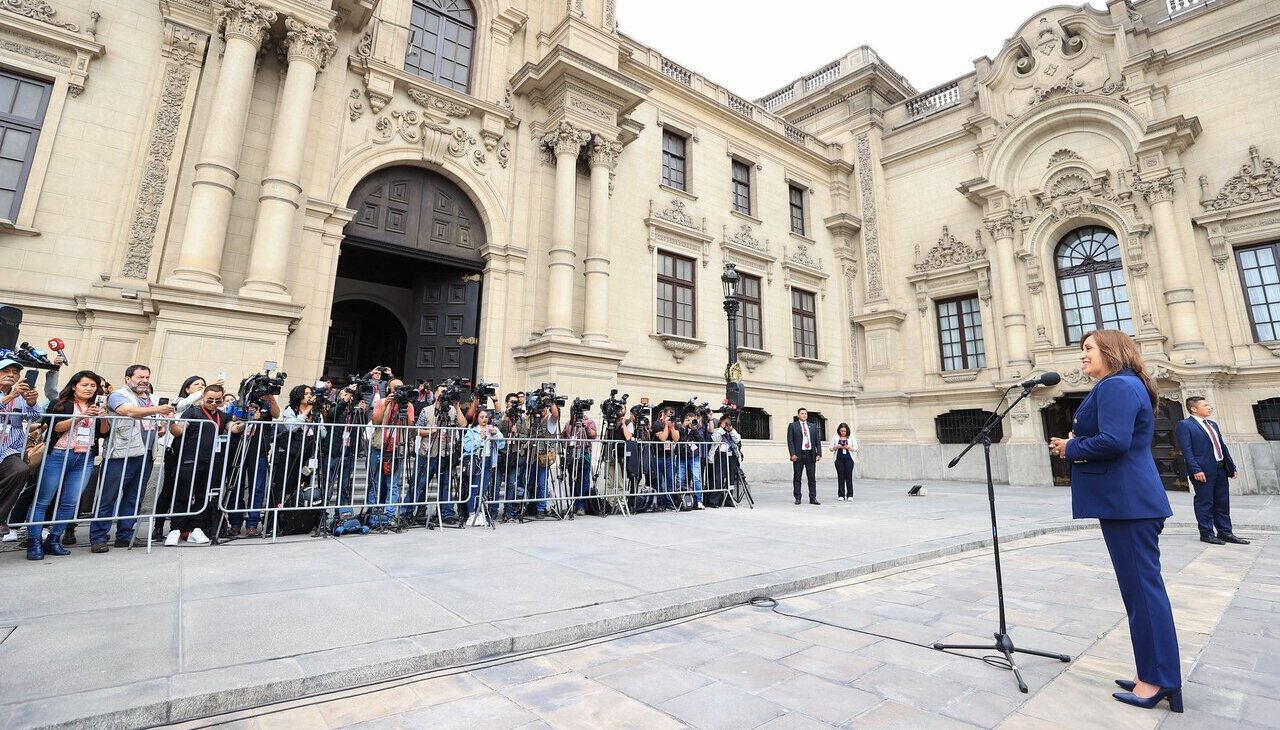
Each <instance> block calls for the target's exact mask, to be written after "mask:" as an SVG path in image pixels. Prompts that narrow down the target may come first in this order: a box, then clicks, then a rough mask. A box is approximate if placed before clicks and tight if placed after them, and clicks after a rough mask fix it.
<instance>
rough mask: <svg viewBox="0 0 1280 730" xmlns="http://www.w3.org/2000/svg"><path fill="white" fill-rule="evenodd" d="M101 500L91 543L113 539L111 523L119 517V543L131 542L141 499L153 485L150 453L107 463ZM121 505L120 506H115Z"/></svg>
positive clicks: (117, 530) (92, 529)
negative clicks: (144, 492) (149, 484)
mask: <svg viewBox="0 0 1280 730" xmlns="http://www.w3.org/2000/svg"><path fill="white" fill-rule="evenodd" d="M103 473H104V476H103V478H102V496H101V501H100V502H99V503H98V514H97V517H98V519H96V520H94V521H93V523H92V524H91V525H89V542H90V543H98V542H106V541H107V538H108V537H109V536H110V535H111V519H110V518H112V517H119V520H118V522H117V525H116V539H117V540H129V539H131V538H132V537H133V529H134V526H135V525H137V523H138V518H137V514H138V498H139V497H141V496H142V493H143V491H145V490H146V488H147V482H149V481H151V453H150V452H148V453H145V454H142V455H140V456H128V457H125V458H123V459H107V465H106V468H105V469H103ZM117 501H119V505H118V506H117V504H116V502H117Z"/></svg>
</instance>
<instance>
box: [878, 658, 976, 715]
mask: <svg viewBox="0 0 1280 730" xmlns="http://www.w3.org/2000/svg"><path fill="white" fill-rule="evenodd" d="M853 686H854V687H857V688H858V689H863V690H866V691H868V692H873V693H875V694H876V695H878V696H880V697H883V698H885V699H889V700H893V701H894V702H900V703H902V704H905V705H910V706H911V707H915V708H919V709H922V710H927V711H929V712H933V713H936V712H938V711H940V710H941V709H942V708H943V707H945V706H946V705H947V703H949V702H951V700H952V699H954V698H955V697H958V696H960V695H962V694H964V693H965V692H966V691H967V690H966V688H965V686H964V685H962V684H960V683H959V682H954V681H952V680H950V679H947V678H945V677H934V676H930V675H928V674H924V673H922V672H913V671H911V670H908V669H903V668H901V667H896V666H883V667H879V668H877V669H873V670H872V671H870V672H867V673H866V674H864V675H862V676H861V677H859V678H857V679H855V680H854V681H853Z"/></svg>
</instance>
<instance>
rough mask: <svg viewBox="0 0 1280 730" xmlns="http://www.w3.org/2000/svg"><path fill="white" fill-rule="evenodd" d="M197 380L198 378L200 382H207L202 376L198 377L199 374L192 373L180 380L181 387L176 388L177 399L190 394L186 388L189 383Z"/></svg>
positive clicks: (188, 386)
mask: <svg viewBox="0 0 1280 730" xmlns="http://www.w3.org/2000/svg"><path fill="white" fill-rule="evenodd" d="M197 380H199V381H200V382H202V383H207V382H209V381H207V380H205V379H204V378H202V377H200V376H199V375H192V376H191V377H189V378H187V379H186V380H184V381H182V387H181V388H178V400H182V399H183V398H186V397H187V396H188V395H190V393H188V392H187V388H190V387H191V384H192V383H194V382H196V381H197Z"/></svg>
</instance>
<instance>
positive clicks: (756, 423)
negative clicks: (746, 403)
mask: <svg viewBox="0 0 1280 730" xmlns="http://www.w3.org/2000/svg"><path fill="white" fill-rule="evenodd" d="M738 432H739V433H741V434H742V438H744V439H765V440H768V438H769V414H768V413H767V412H766V411H765V410H764V409H762V408H749V407H747V408H743V409H742V411H741V412H740V413H739V414H738Z"/></svg>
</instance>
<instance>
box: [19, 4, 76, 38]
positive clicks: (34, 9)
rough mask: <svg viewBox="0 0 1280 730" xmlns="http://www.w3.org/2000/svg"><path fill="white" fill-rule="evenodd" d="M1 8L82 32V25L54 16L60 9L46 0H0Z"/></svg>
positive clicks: (73, 31)
mask: <svg viewBox="0 0 1280 730" xmlns="http://www.w3.org/2000/svg"><path fill="white" fill-rule="evenodd" d="M0 10H8V11H9V12H11V13H17V14H18V15H21V16H22V17H24V18H31V19H32V20H38V21H40V22H41V23H48V24H49V25H52V26H55V27H58V28H65V29H67V30H69V31H71V32H72V33H79V32H80V26H78V25H76V24H75V23H62V22H59V21H58V20H57V19H56V18H54V16H55V15H57V14H58V11H57V10H54V9H53V7H52V6H51V5H49V3H47V2H44V0H0Z"/></svg>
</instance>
